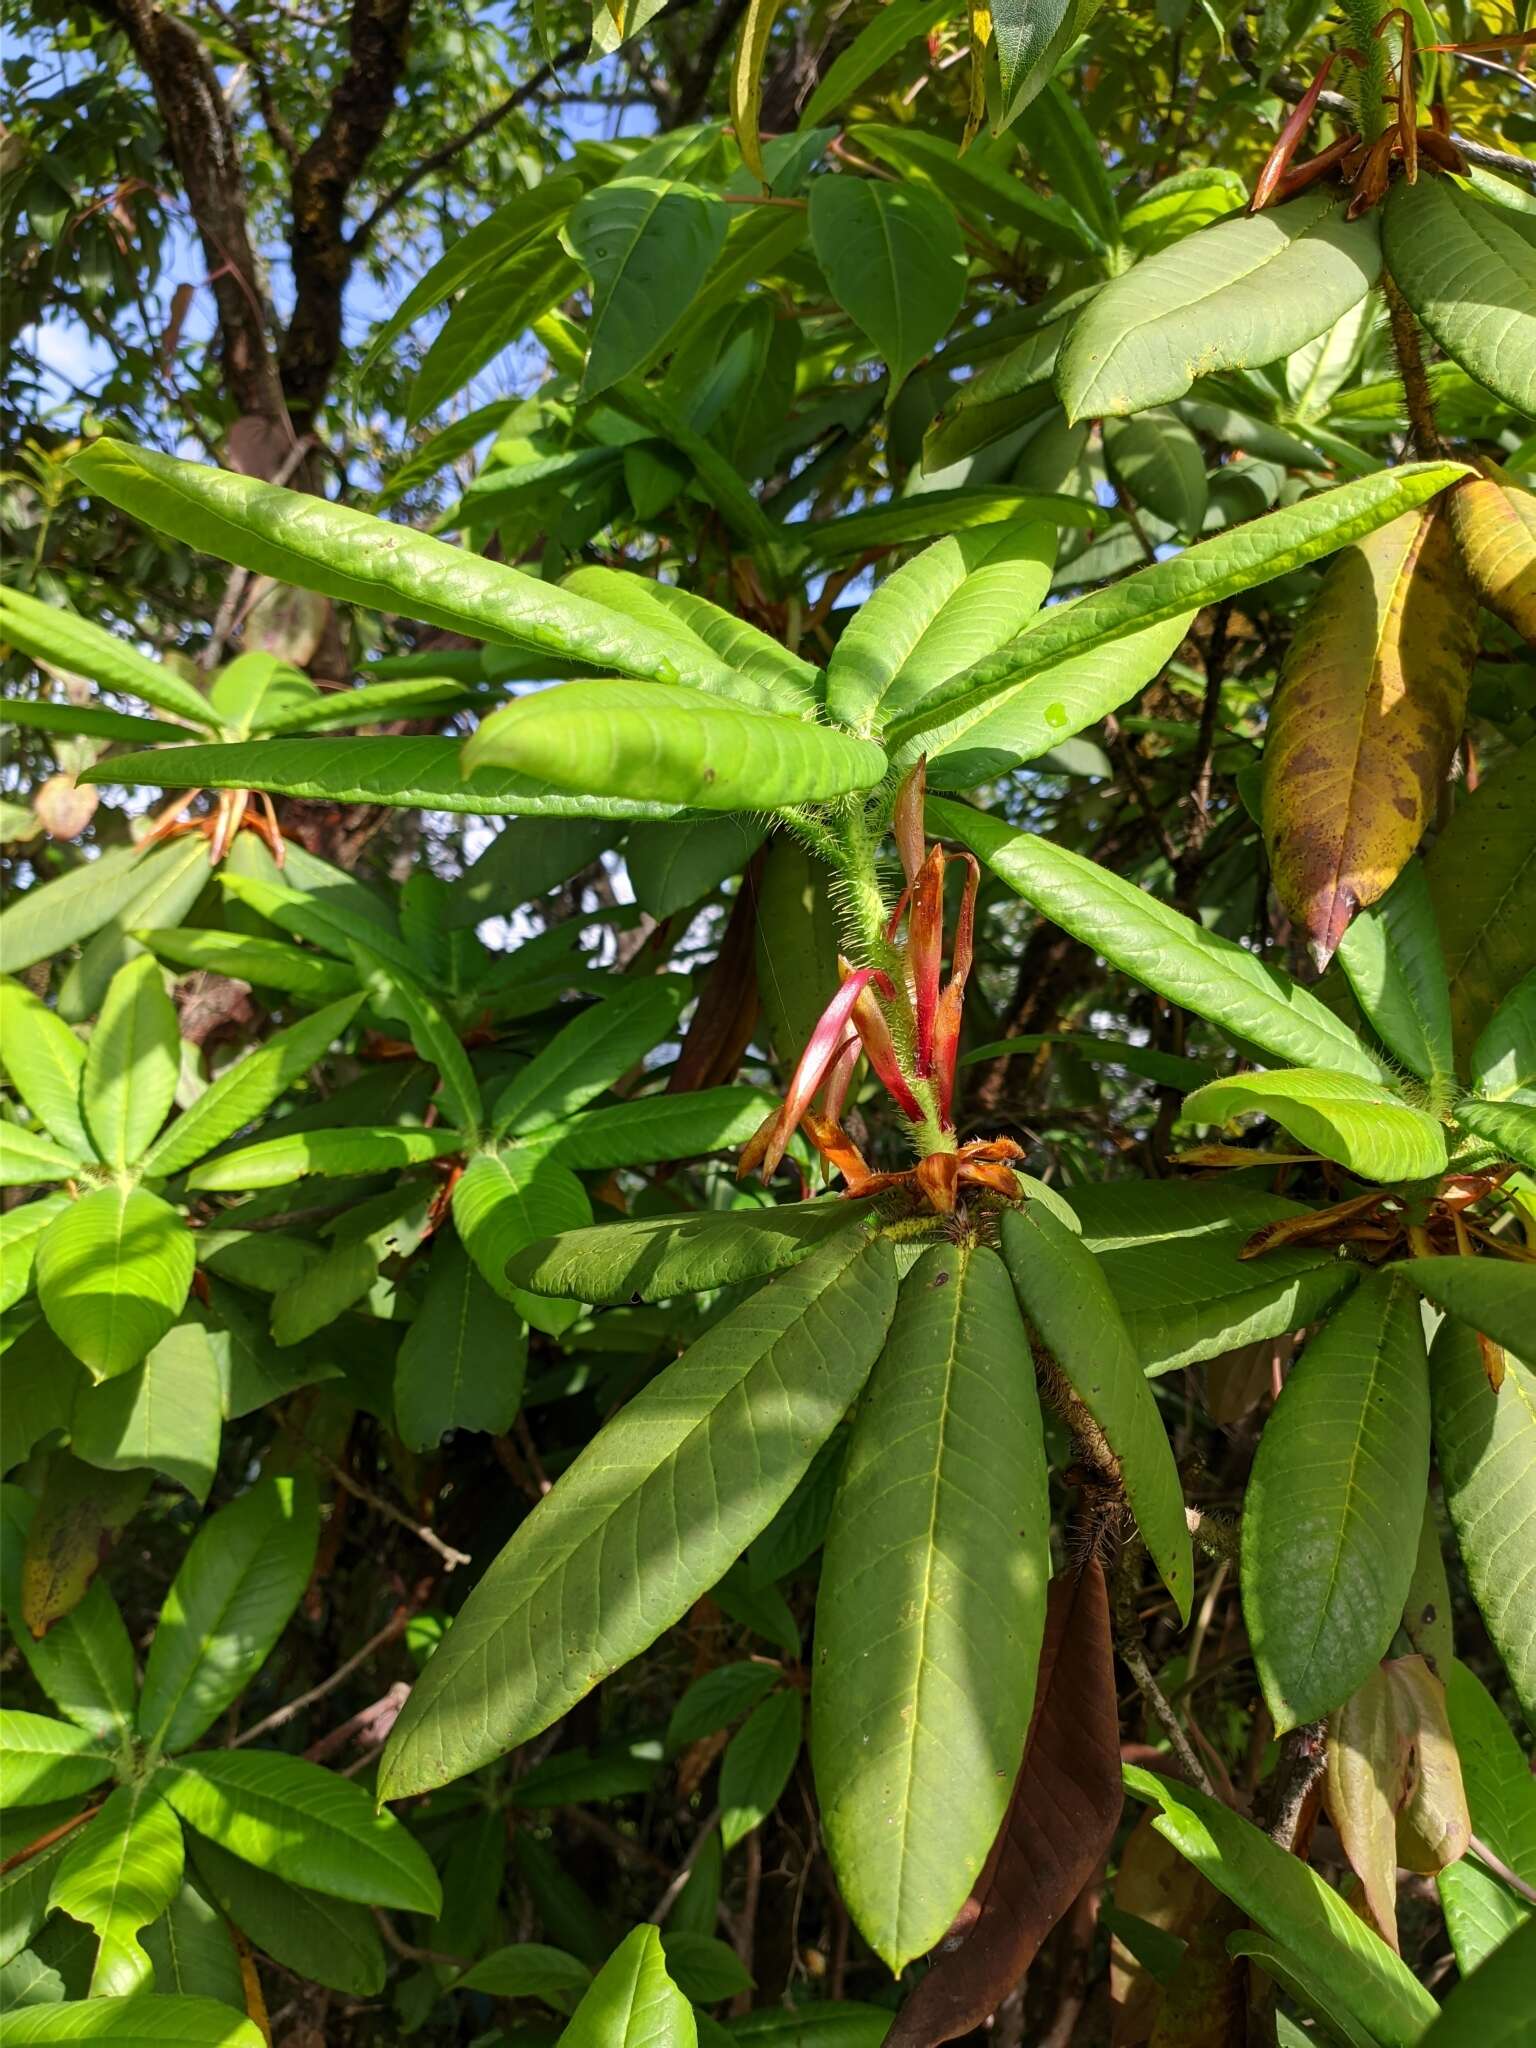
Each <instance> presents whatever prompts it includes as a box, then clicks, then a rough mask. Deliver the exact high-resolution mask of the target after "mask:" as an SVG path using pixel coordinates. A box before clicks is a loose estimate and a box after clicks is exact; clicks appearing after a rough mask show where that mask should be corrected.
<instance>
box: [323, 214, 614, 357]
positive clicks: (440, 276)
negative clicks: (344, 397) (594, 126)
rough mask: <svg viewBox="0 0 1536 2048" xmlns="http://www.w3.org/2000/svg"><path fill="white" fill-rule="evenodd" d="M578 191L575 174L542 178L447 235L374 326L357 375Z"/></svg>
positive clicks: (502, 258) (519, 244)
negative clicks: (463, 229) (425, 268)
mask: <svg viewBox="0 0 1536 2048" xmlns="http://www.w3.org/2000/svg"><path fill="white" fill-rule="evenodd" d="M580 196H581V181H580V179H579V178H546V179H544V180H543V182H542V183H541V184H538V185H536V186H535V187H534V189H533V190H532V191H531V192H520V193H518V195H517V196H516V198H514V199H508V200H505V201H504V202H503V203H502V204H501V205H500V206H498V207H496V208H495V209H494V211H492V212H491V213H488V214H487V215H486V216H485V218H484V220H481V221H477V222H476V223H475V225H474V226H473V227H472V228H471V229H470V230H469V232H468V233H467V234H459V235H457V236H456V237H455V238H454V239H452V240H450V241H449V242H448V243H447V245H446V247H445V249H444V253H443V254H442V255H441V256H440V257H439V258H438V260H437V262H436V263H434V264H433V265H432V267H431V269H430V270H428V271H427V272H426V274H425V276H423V277H420V278H418V279H417V281H416V283H415V284H414V285H413V286H412V287H411V289H410V290H409V291H408V292H407V293H406V295H405V297H404V298H403V299H402V300H401V301H400V304H399V305H398V306H397V307H396V308H395V310H394V312H393V313H391V314H390V316H389V318H388V319H387V320H385V321H384V322H383V323H382V324H381V325H380V326H379V328H378V329H377V330H376V332H375V334H374V337H373V339H372V341H371V342H369V344H368V353H367V355H365V356H364V358H363V360H362V364H361V366H360V369H359V372H358V374H359V375H360V376H363V377H366V376H367V375H368V373H369V372H370V371H371V370H372V369H373V367H374V365H375V364H376V363H377V362H378V361H379V359H380V358H381V357H382V355H383V354H384V351H385V350H386V349H387V348H388V347H389V346H390V344H391V343H392V342H395V341H398V340H399V338H400V336H401V335H402V334H404V333H405V332H406V330H407V329H408V328H410V327H413V326H414V325H415V323H416V322H417V321H418V320H420V319H421V318H422V317H423V316H424V315H425V314H427V313H430V312H431V311H432V309H433V308H434V307H435V306H440V305H442V303H443V301H444V300H445V299H448V298H451V297H452V296H453V294H454V293H455V292H456V291H460V290H462V289H463V287H464V286H465V285H468V284H472V283H473V282H474V281H475V279H477V278H478V277H480V276H482V275H483V274H484V273H485V272H486V271H488V270H491V269H493V268H496V267H499V266H500V265H501V264H503V263H504V262H505V261H506V260H507V258H508V257H509V256H513V255H515V254H516V253H517V251H518V250H519V249H521V248H522V247H523V246H524V245H525V244H526V243H527V242H528V241H529V240H530V238H531V237H532V236H534V235H536V234H538V233H540V232H541V231H542V230H546V229H548V228H549V227H550V226H551V225H552V224H553V222H554V220H555V218H556V217H557V216H558V215H559V214H562V213H563V212H564V211H565V210H566V209H567V208H568V207H569V206H571V205H573V204H574V203H575V201H576V200H577V199H579V198H580ZM509 338H510V337H509Z"/></svg>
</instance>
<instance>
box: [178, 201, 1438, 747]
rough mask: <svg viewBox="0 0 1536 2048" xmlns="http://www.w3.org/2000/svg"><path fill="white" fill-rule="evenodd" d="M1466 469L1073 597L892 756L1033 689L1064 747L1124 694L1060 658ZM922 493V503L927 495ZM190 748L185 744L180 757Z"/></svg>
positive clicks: (1411, 480) (1250, 580) (1384, 516)
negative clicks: (1063, 681)
mask: <svg viewBox="0 0 1536 2048" xmlns="http://www.w3.org/2000/svg"><path fill="white" fill-rule="evenodd" d="M1269 217H1270V216H1269V215H1268V214H1265V215H1263V216H1261V218H1263V219H1266V220H1267V219H1268V218H1269ZM1462 474H1464V472H1463V471H1462V469H1461V468H1460V467H1459V465H1457V464H1455V463H1446V462H1438V463H1436V462H1426V463H1409V464H1405V465H1404V466H1403V467H1401V468H1399V469H1393V470H1385V471H1383V472H1381V473H1380V474H1379V475H1375V476H1367V477H1361V478H1359V479H1357V480H1356V481H1355V482H1353V483H1347V484H1339V485H1338V486H1336V487H1335V488H1334V489H1333V490H1330V491H1319V492H1318V493H1317V494H1316V495H1315V496H1314V497H1310V498H1302V499H1300V500H1299V501H1298V502H1297V503H1296V504H1294V505H1285V506H1282V507H1281V508H1280V510H1279V511H1277V512H1270V513H1267V514H1266V515H1265V517H1264V518H1262V519H1253V520H1249V521H1247V522H1246V523H1245V524H1244V525H1242V526H1239V527H1237V528H1234V529H1233V530H1232V531H1231V532H1228V533H1222V534H1217V535H1216V536H1215V537H1214V538H1213V539H1211V540H1206V541H1201V542H1200V543H1199V545H1198V546H1196V547H1192V548H1186V549H1184V550H1183V552H1182V553H1180V554H1176V555H1170V556H1169V557H1168V558H1167V559H1166V560H1165V561H1161V562H1153V563H1150V564H1149V565H1148V566H1147V567H1146V568H1144V569H1138V570H1137V571H1136V572H1135V574H1134V575H1131V576H1126V577H1124V578H1123V579H1122V580H1121V581H1120V582H1118V583H1113V584H1110V585H1108V586H1107V587H1106V588H1104V589H1101V590H1095V591H1092V592H1090V593H1089V594H1088V595H1087V596H1085V597H1080V598H1077V599H1075V600H1074V601H1073V602H1072V603H1070V604H1062V605H1053V606H1051V607H1050V608H1049V609H1047V610H1046V611H1045V612H1043V613H1042V614H1041V615H1040V617H1039V618H1038V619H1036V621H1035V623H1034V624H1033V625H1032V626H1030V627H1028V628H1027V629H1026V630H1025V631H1024V632H1023V633H1021V634H1020V635H1019V636H1018V638H1017V639H1015V640H1010V641H1009V642H1008V643H1007V645H1006V646H1004V647H1002V648H1000V649H999V650H998V652H997V653H996V654H991V655H987V656H985V657H984V658H983V659H982V660H981V661H978V662H976V663H975V664H973V666H972V667H970V668H968V669H966V670H964V671H963V672H962V673H961V674H960V675H958V676H954V677H952V678H951V679H950V680H949V681H948V682H947V683H944V684H941V685H940V686H939V687H938V688H937V689H935V690H934V691H932V692H931V693H930V695H929V696H928V698H927V700H926V701H925V703H924V704H923V705H922V706H921V707H920V709H918V710H917V711H915V712H912V713H910V714H908V715H907V716H906V717H904V718H902V719H900V720H899V721H898V722H897V723H896V724H895V725H893V726H892V728H891V730H890V732H889V734H888V735H887V744H888V750H889V751H890V753H891V757H892V762H893V765H895V766H897V767H905V766H907V765H909V764H910V763H911V762H912V761H915V760H916V759H917V757H918V755H919V754H921V753H928V754H936V753H938V752H939V751H940V750H941V749H942V748H944V747H949V746H954V745H955V744H956V742H957V741H958V740H959V739H961V738H962V737H964V736H965V734H966V733H968V732H969V730H970V728H971V727H972V726H973V725H975V724H976V723H977V721H978V720H979V719H981V718H982V717H984V716H986V715H988V714H990V713H991V712H994V711H997V710H999V709H1001V708H1002V706H1003V705H1004V704H1005V703H1010V704H1011V702H1012V700H1013V699H1014V698H1015V697H1016V696H1017V695H1018V693H1020V692H1022V691H1024V690H1026V688H1027V689H1029V692H1030V694H1029V695H1028V696H1027V697H1024V698H1023V700H1022V702H1023V704H1024V706H1025V707H1027V708H1028V710H1029V711H1030V712H1031V713H1033V714H1034V716H1035V717H1037V718H1039V719H1040V720H1043V724H1044V728H1045V729H1046V730H1047V731H1048V733H1049V738H1048V739H1046V740H1045V741H1044V746H1056V745H1058V744H1059V743H1060V742H1061V741H1062V740H1064V739H1066V738H1068V737H1069V736H1070V735H1071V734H1072V733H1074V732H1081V731H1082V730H1083V728H1084V727H1085V726H1088V725H1092V724H1093V723H1095V721H1096V720H1098V719H1100V718H1102V717H1103V715H1104V713H1105V712H1106V711H1113V710H1114V709H1115V706H1116V705H1117V704H1118V703H1120V702H1122V701H1123V699H1122V698H1121V697H1119V696H1116V697H1115V698H1114V699H1113V700H1108V699H1106V698H1105V697H1104V695H1103V691H1102V682H1101V685H1100V688H1099V691H1098V693H1097V694H1094V693H1093V692H1090V691H1089V690H1087V689H1084V688H1081V687H1079V688H1074V690H1073V691H1072V693H1071V694H1070V695H1069V694H1068V693H1067V691H1066V689H1065V688H1064V687H1060V686H1059V685H1058V679H1057V677H1056V675H1055V674H1054V673H1052V671H1055V670H1057V669H1058V668H1059V667H1060V665H1061V664H1062V663H1064V662H1066V661H1068V660H1073V659H1080V658H1081V657H1082V656H1084V655H1087V654H1091V653H1093V652H1095V651H1096V650H1097V649H1099V648H1101V647H1107V646H1109V645H1110V644H1111V643H1113V642H1114V641H1116V640H1123V639H1125V638H1126V637H1127V636H1128V635H1129V634H1131V633H1137V632H1140V631H1142V630H1143V629H1144V628H1146V627H1149V626H1155V625H1159V624H1161V623H1163V622H1164V621H1167V620H1173V619H1176V618H1183V619H1185V620H1187V619H1188V618H1189V616H1190V615H1191V614H1192V613H1193V612H1194V611H1196V610H1198V609H1199V608H1200V607H1201V606H1202V605H1208V604H1215V603H1218V602H1219V601H1220V600H1221V599H1222V598H1224V597H1234V596H1236V595H1237V594H1238V593H1239V592H1240V591H1243V590H1251V589H1252V588H1253V587H1254V586H1255V585H1256V584H1261V583H1265V582H1267V581H1269V580H1270V579H1271V578H1273V577H1277V576H1283V575H1288V574H1289V573H1290V572H1291V571H1292V570H1293V569H1299V568H1302V567H1304V566H1305V565H1306V564H1307V563H1308V562H1315V561H1316V560H1317V559H1318V557H1319V556H1321V555H1330V554H1333V553H1334V552H1335V551H1336V550H1337V549H1339V548H1341V547H1343V546H1345V545H1346V544H1347V543H1348V542H1349V541H1351V540H1358V539H1359V538H1360V537H1361V536H1362V535H1364V534H1367V533H1372V532H1374V531H1375V529H1376V528H1377V527H1378V526H1384V525H1385V524H1386V523H1387V521H1388V520H1391V519H1395V518H1397V516H1398V515H1399V514H1400V513H1402V512H1405V511H1408V510H1411V508H1412V507H1413V506H1415V505H1420V504H1423V503H1424V501H1425V500H1426V499H1428V498H1432V497H1433V496H1434V495H1435V494H1436V492H1437V491H1440V490H1443V489H1444V488H1445V487H1446V485H1447V484H1450V483H1454V482H1455V481H1456V479H1457V478H1458V477H1459V476H1461V475H1462ZM913 502H914V503H916V504H919V505H920V504H922V503H923V502H924V500H923V499H917V500H914V501H913ZM928 502H931V495H930V498H929V500H928ZM1065 502H1066V503H1071V502H1073V501H1072V500H1066V501H1065ZM857 516H858V517H861V518H862V517H865V516H867V515H864V514H859V515H857ZM839 523H846V522H839ZM1043 750H1044V747H1042V749H1041V751H1043ZM183 751H184V750H183V749H180V748H178V749H177V753H178V754H179V753H181V752H183Z"/></svg>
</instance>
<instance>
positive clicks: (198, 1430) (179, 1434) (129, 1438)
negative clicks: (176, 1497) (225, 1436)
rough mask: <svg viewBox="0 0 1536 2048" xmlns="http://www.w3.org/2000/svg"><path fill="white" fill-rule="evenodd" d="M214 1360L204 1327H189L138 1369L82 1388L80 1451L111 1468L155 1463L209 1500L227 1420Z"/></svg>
mask: <svg viewBox="0 0 1536 2048" xmlns="http://www.w3.org/2000/svg"><path fill="white" fill-rule="evenodd" d="M211 1362H212V1361H211V1359H210V1357H209V1353H208V1342H207V1339H206V1337H205V1336H204V1334H203V1332H202V1330H201V1328H200V1327H199V1326H198V1325H196V1324H184V1325H182V1326H181V1327H179V1328H173V1329H170V1330H168V1331H167V1332H166V1334H165V1335H164V1336H163V1337H162V1338H161V1339H160V1342H159V1343H158V1344H157V1345H156V1346H155V1348H154V1349H153V1351H151V1352H150V1354H149V1356H148V1357H147V1358H146V1359H145V1360H144V1362H143V1364H142V1365H137V1366H135V1367H134V1368H133V1370H132V1371H131V1372H124V1373H118V1374H116V1375H115V1377H113V1378H112V1379H109V1380H106V1381H104V1382H103V1383H102V1384H101V1385H100V1386H94V1387H93V1386H85V1387H82V1388H81V1389H80V1391H79V1393H78V1394H77V1396H76V1398H75V1403H74V1409H73V1413H72V1415H71V1417H70V1446H71V1448H72V1450H73V1451H74V1454H75V1456H76V1457H77V1458H83V1459H84V1460H85V1462H86V1463H87V1464H88V1465H98V1466H100V1467H101V1468H102V1469H103V1470H104V1471H107V1472H125V1471H132V1470H134V1469H135V1468H136V1467H138V1466H141V1465H147V1466H149V1467H150V1468H151V1469H152V1470H153V1471H156V1472H163V1473H164V1474H165V1476H166V1478H167V1479H171V1480H174V1481H175V1483H176V1484H177V1485H178V1486H184V1487H185V1488H186V1489H187V1491H188V1493H190V1494H191V1495H192V1497H193V1499H194V1500H196V1501H204V1500H206V1499H207V1498H208V1489H209V1488H210V1487H211V1486H212V1484H213V1475H214V1472H215V1470H216V1469H217V1466H218V1462H219V1439H220V1437H221V1435H222V1433H223V1422H224V1415H223V1408H222V1404H221V1400H220V1388H219V1382H218V1379H217V1377H216V1375H215V1374H213V1373H212V1372H210V1370H209V1367H210V1364H211Z"/></svg>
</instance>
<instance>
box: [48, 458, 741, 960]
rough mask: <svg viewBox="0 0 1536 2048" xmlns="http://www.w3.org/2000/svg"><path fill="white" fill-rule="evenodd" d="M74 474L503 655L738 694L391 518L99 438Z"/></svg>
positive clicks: (626, 626) (700, 666)
mask: <svg viewBox="0 0 1536 2048" xmlns="http://www.w3.org/2000/svg"><path fill="white" fill-rule="evenodd" d="M70 466H71V468H72V469H73V470H74V471H75V473H76V474H77V475H78V476H79V478H80V480H81V482H82V483H83V484H84V485H85V486H86V488H87V489H88V490H90V491H91V492H93V493H94V494H96V495H97V496H99V497H103V498H106V499H107V500H108V501H109V503H111V504H114V505H117V506H119V507H120V508H121V509H122V510H123V511H125V512H128V513H130V514H132V515H133V516H135V517H138V518H142V519H143V520H144V521H145V522H146V524H149V525H151V526H153V527H155V528H156V529H157V530H158V531H159V532H161V533H166V534H169V535H171V537H172V538H173V539H178V540H185V541H188V542H190V543H191V545H192V546H194V547H197V548H199V549H201V550H202V551H203V552H204V553H206V554H212V555H217V556H219V557H220V558H221V559H222V560H225V561H230V562H236V563H238V564H239V566H240V567H241V568H244V569H253V570H255V571H256V572H257V574H258V575H265V576H272V577H275V578H276V579H277V581H279V582H281V583H292V584H295V585H297V587H298V588H299V589H300V590H318V591H321V592H322V593H323V594H324V595H325V596H327V597H335V598H340V599H341V600H342V601H343V602H344V603H347V604H360V605H365V606H368V607H370V608H372V609H375V610H381V611H402V612H404V613H405V614H406V616H407V617H409V618H416V619H420V620H421V621H422V622H423V623H424V624H426V625H429V626H446V627H447V628H448V629H449V630H450V631H452V632H458V633H468V634H469V635H470V636H471V637H472V638H474V639H477V640H486V641H489V642H490V643H491V645H493V646H497V647H532V648H536V649H538V650H539V651H541V652H544V653H550V654H556V655H569V654H574V655H579V656H580V657H581V658H582V659H583V660H586V661H591V662H593V663H594V664H596V665H597V666H598V667H600V668H603V669H612V670H616V671H618V673H619V674H621V675H641V676H646V677H649V678H650V679H651V680H653V681H656V682H664V683H689V684H692V685H694V686H695V687H697V688H699V689H703V690H712V689H713V690H720V691H722V692H723V693H724V694H725V695H727V696H735V695H738V694H739V684H738V682H737V679H736V678H735V677H733V676H732V674H731V672H730V670H728V669H727V668H725V666H724V665H723V664H722V663H720V662H716V661H714V660H709V661H705V660H703V659H701V658H698V657H696V656H693V655H692V654H691V653H690V651H689V650H688V648H687V645H686V643H685V642H680V641H677V640H672V639H663V637H662V636H661V635H660V634H659V633H654V632H651V631H649V630H648V629H646V628H645V627H643V626H639V625H636V624H635V623H634V622H633V621H631V620H626V619H623V618H620V617H619V616H617V615H616V614H615V613H613V612H609V611H605V610H604V609H603V608H602V607H601V606H600V605H594V604H591V603H589V602H588V601H587V600H586V599H584V598H578V597H573V596H572V595H571V594H570V592H569V591H564V590H561V589H559V588H557V587H556V586H555V585H554V584H550V583H541V582H539V581H538V580H537V579H536V578H535V577H532V576H524V575H523V574H521V573H520V572H519V571H518V570H516V569H512V568H508V567H507V566H506V565H505V564H503V563H500V562H490V561H487V560H486V559H485V558H484V556H481V555H473V554H469V553H467V552H466V551H465V550H464V549H462V548H453V547H448V546H446V545H445V544H444V543H443V542H442V541H437V540H429V539H428V538H427V537H426V536H425V535H423V534H416V533H412V532H411V531H410V529H409V528H408V527H403V526H396V525H393V524H391V522H390V521H388V520H384V519H372V518H370V517H369V516H368V515H367V514H366V513H364V512H354V511H351V510H349V509H348V508H346V507H345V506H341V505H333V504H329V503H327V502H326V501H325V500H323V499H319V498H314V497H311V496H309V495H308V494H307V493H305V492H302V491H289V490H284V489H281V488H280V487H279V486H278V485H276V484H264V483H258V482H257V481H256V479H255V478H253V477H247V476H240V475H237V474H236V473H235V472H234V471H233V470H227V469H209V468H207V467H205V466H204V465H202V464H200V463H195V462H179V461H177V460H176V458H175V457H173V456H170V455H160V454H157V453H155V452H154V451H153V450H150V449H135V448H130V447H128V446H127V445H126V444H125V443H124V442H121V441H105V440H104V441H97V442H94V443H93V444H92V445H91V447H89V448H87V449H86V450H84V452H83V453H81V454H80V455H77V456H75V457H74V458H73V459H72V461H71V465H70ZM354 744H355V743H354ZM19 964H20V963H17V962H8V965H11V966H13V967H14V966H15V965H19Z"/></svg>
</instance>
